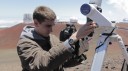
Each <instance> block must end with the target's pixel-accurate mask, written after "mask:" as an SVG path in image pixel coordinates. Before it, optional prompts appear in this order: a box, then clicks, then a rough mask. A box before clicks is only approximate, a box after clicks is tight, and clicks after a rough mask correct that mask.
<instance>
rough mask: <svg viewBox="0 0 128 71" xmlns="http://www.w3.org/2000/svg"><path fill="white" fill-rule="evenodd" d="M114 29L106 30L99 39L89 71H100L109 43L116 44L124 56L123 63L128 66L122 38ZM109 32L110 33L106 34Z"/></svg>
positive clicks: (127, 53) (127, 56)
mask: <svg viewBox="0 0 128 71" xmlns="http://www.w3.org/2000/svg"><path fill="white" fill-rule="evenodd" d="M115 30H116V28H113V29H112V31H111V30H110V29H109V28H107V29H106V30H105V31H104V32H103V33H102V34H101V35H100V37H99V40H98V43H97V48H96V50H95V55H94V59H93V63H92V67H91V71H101V69H102V65H103V62H104V57H105V54H106V52H107V48H108V45H109V43H110V42H117V43H118V44H119V47H120V48H121V51H122V53H123V56H124V60H125V61H126V62H125V63H127V64H128V52H127V49H126V48H125V45H124V42H123V40H122V37H121V36H119V35H118V34H116V33H115ZM108 31H111V32H108Z"/></svg>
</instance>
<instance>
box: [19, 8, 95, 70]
mask: <svg viewBox="0 0 128 71" xmlns="http://www.w3.org/2000/svg"><path fill="white" fill-rule="evenodd" d="M55 19H56V15H55V13H54V12H53V11H52V10H51V9H50V8H48V7H45V6H39V7H37V8H36V9H35V11H34V12H33V21H34V27H32V26H26V27H24V29H23V31H22V33H21V36H20V40H19V42H18V44H17V52H18V55H19V57H20V60H21V64H22V68H23V70H22V71H64V70H63V67H62V64H63V63H64V62H65V61H66V60H67V59H68V58H70V57H72V55H73V52H74V47H73V45H74V44H75V43H76V42H77V41H78V40H79V39H81V38H83V37H84V36H86V35H88V34H89V33H90V32H91V31H93V30H94V28H95V27H96V25H95V23H91V22H90V23H87V24H86V25H83V26H82V27H81V28H80V29H79V30H78V31H77V32H76V33H74V34H73V35H72V36H71V37H70V38H69V39H67V40H66V41H65V42H64V43H59V39H57V38H55V36H54V35H52V34H50V33H51V32H52V27H53V26H54V25H55V22H54V21H55Z"/></svg>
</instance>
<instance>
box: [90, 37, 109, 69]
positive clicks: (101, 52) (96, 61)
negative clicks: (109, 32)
mask: <svg viewBox="0 0 128 71" xmlns="http://www.w3.org/2000/svg"><path fill="white" fill-rule="evenodd" d="M105 38H106V36H103V37H102V36H101V37H100V40H99V42H98V45H101V44H102V42H103V41H104V39H105ZM109 41H110V38H108V39H107V40H106V41H105V43H104V44H103V45H102V46H101V47H99V48H97V49H96V53H95V55H94V58H93V63H92V67H91V71H101V69H102V65H103V62H104V57H105V54H106V51H107V47H108V44H109Z"/></svg>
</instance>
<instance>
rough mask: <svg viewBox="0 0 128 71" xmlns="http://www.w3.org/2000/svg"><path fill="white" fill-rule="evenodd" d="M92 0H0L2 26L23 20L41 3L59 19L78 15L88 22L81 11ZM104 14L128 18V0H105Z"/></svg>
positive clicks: (103, 5) (108, 16) (120, 19)
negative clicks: (25, 15) (24, 16)
mask: <svg viewBox="0 0 128 71" xmlns="http://www.w3.org/2000/svg"><path fill="white" fill-rule="evenodd" d="M89 1H90V0H0V9H1V10H0V26H12V25H15V24H17V23H18V22H22V20H23V15H24V14H25V13H30V14H32V13H33V11H34V9H35V8H36V7H38V6H40V5H44V6H47V7H50V8H51V9H52V10H53V11H54V12H55V13H56V15H57V17H58V18H59V19H62V20H69V19H70V17H77V18H78V21H79V22H82V23H83V22H86V17H85V16H83V15H82V14H81V13H80V7H81V5H82V4H84V3H89ZM102 9H103V13H102V14H103V15H104V16H105V17H106V18H107V19H109V20H110V21H118V22H119V21H122V20H123V19H124V18H128V0H103V1H102Z"/></svg>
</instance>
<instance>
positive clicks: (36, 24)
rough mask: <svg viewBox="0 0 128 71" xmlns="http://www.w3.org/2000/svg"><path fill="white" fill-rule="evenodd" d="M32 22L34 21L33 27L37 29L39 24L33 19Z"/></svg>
mask: <svg viewBox="0 0 128 71" xmlns="http://www.w3.org/2000/svg"><path fill="white" fill-rule="evenodd" d="M33 21H34V25H35V27H38V26H39V24H40V23H39V22H38V21H37V20H36V19H33Z"/></svg>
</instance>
